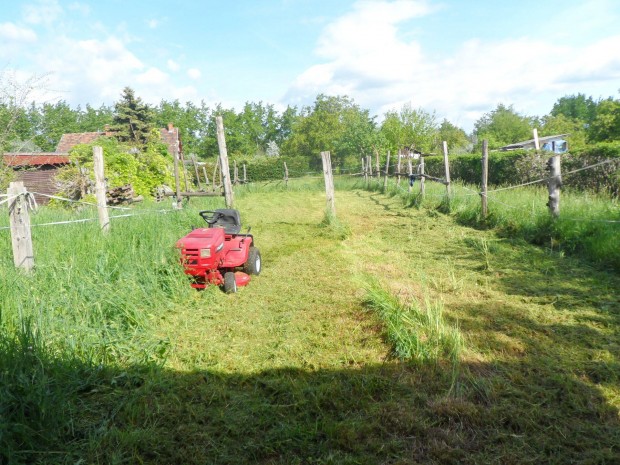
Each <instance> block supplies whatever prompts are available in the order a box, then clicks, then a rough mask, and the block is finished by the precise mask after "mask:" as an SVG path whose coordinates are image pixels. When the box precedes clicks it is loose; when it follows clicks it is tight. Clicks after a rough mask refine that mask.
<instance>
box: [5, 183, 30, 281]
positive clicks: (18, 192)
mask: <svg viewBox="0 0 620 465" xmlns="http://www.w3.org/2000/svg"><path fill="white" fill-rule="evenodd" d="M6 193H7V195H8V196H9V197H8V198H11V197H15V198H14V199H13V200H11V201H10V202H9V221H10V227H11V243H12V245H13V263H15V267H17V268H22V269H23V270H25V271H26V272H30V271H31V270H32V268H33V267H34V251H33V247H32V235H31V233H30V213H29V212H28V200H27V199H26V194H27V191H26V188H25V187H24V183H23V182H21V181H18V182H12V183H11V184H10V185H9V188H8V190H7V192H6Z"/></svg>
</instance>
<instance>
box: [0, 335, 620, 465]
mask: <svg viewBox="0 0 620 465" xmlns="http://www.w3.org/2000/svg"><path fill="white" fill-rule="evenodd" d="M4 349H5V350H7V349H8V347H7V346H6V345H5V346H4ZM22 349H23V348H22ZM21 351H22V350H21V349H20V350H17V351H15V352H14V354H19V353H21ZM3 355H6V354H3ZM37 359H38V363H39V367H40V372H41V373H45V372H47V373H46V376H45V377H43V376H41V377H40V378H39V379H38V381H39V382H42V383H45V384H46V385H47V388H49V387H52V388H53V389H51V390H50V389H43V390H41V392H42V393H44V392H47V393H48V394H47V395H49V396H54V395H55V396H56V400H57V403H56V404H54V403H49V402H48V403H47V404H45V405H47V408H50V410H49V411H47V412H41V411H39V410H37V409H38V405H37V402H42V399H38V400H37V399H31V402H29V403H18V405H19V406H21V407H23V409H25V410H24V411H22V412H17V413H20V414H19V415H17V413H16V412H15V411H13V412H10V411H8V410H7V405H6V401H5V400H3V401H2V407H3V422H4V428H3V430H2V431H3V433H4V436H3V437H2V441H3V444H4V446H3V448H2V450H1V451H0V462H1V463H6V464H22V463H23V464H26V463H106V464H114V463H156V464H170V463H183V464H204V463H227V464H228V463H231V464H232V463H282V464H284V463H287V464H288V463H334V464H336V463H338V464H340V463H407V464H410V463H441V464H444V463H445V464H452V463H454V464H457V463H464V464H469V463H471V464H474V463H485V464H495V463H497V464H500V463H502V464H506V463H614V460H616V459H617V458H618V455H617V454H618V447H620V424H619V422H618V411H617V409H615V408H613V407H611V406H610V405H608V404H607V402H606V401H605V399H604V397H603V396H602V394H601V392H600V391H599V389H598V388H596V387H593V386H592V385H591V384H589V383H586V382H584V381H583V380H580V379H579V378H577V377H575V376H572V375H570V374H569V373H568V372H567V371H565V370H563V367H562V366H561V364H562V363H563V360H561V359H559V360H557V364H559V365H554V364H541V363H540V361H539V360H538V359H537V357H536V356H530V355H525V356H524V357H522V358H521V359H520V360H518V361H517V362H510V363H508V362H497V363H493V364H486V363H472V364H465V365H464V366H463V370H462V373H463V374H462V377H461V379H460V381H459V387H458V389H457V391H456V393H455V394H453V395H451V396H449V397H448V396H446V392H447V389H448V387H449V383H450V379H449V378H450V376H449V374H448V373H444V372H443V371H442V370H441V368H440V367H431V366H427V367H416V366H414V365H410V364H403V363H397V362H386V363H385V364H383V365H378V366H363V367H351V368H347V369H341V370H317V371H304V370H300V369H295V368H290V369H286V368H284V369H277V370H268V371H264V372H261V373H256V374H229V373H228V374H227V373H221V372H216V371H211V370H202V371H194V372H189V373H182V372H176V371H171V370H167V369H163V368H157V367H148V366H134V367H129V368H127V369H121V368H112V367H106V368H99V369H95V368H93V367H87V366H84V365H81V364H79V363H78V362H76V361H65V362H59V361H58V360H53V359H50V358H46V357H37ZM3 360H6V357H5V358H4V359H3ZM59 365H62V367H63V369H59ZM609 369H610V370H612V371H615V372H616V373H617V371H618V366H617V364H615V365H614V366H610V367H609ZM85 374H87V376H85ZM78 379H81V380H82V382H81V383H79V384H75V382H76V380H78ZM4 381H13V382H14V383H15V385H14V386H13V389H12V390H11V386H9V387H8V390H9V394H11V395H12V396H13V402H15V401H16V400H19V396H20V395H24V392H23V390H20V388H19V386H18V384H19V382H22V383H26V384H27V382H26V381H24V380H23V379H22V380H21V381H20V380H17V379H12V380H8V379H5V380H4ZM22 387H24V385H23V384H22ZM44 387H45V386H44ZM5 394H6V393H5ZM52 400H53V399H52ZM61 403H62V404H61ZM12 405H13V406H15V403H13V404H12ZM14 409H15V407H14ZM7 414H9V415H7ZM45 415H53V416H55V418H56V420H58V421H56V422H55V424H54V425H53V426H54V429H53V430H48V429H42V428H44V427H45V426H46V425H47V426H52V423H47V424H46V423H40V422H39V423H36V422H31V423H30V424H28V422H29V421H31V420H32V419H33V418H40V417H41V416H45ZM15 420H19V421H21V422H22V424H21V425H18V424H15ZM11 422H13V423H11ZM60 423H62V424H60ZM25 433H27V434H29V435H34V436H36V441H32V442H31V443H30V444H28V445H27V448H26V447H24V443H23V441H20V438H21V437H22V436H20V434H25ZM37 444H38V445H37Z"/></svg>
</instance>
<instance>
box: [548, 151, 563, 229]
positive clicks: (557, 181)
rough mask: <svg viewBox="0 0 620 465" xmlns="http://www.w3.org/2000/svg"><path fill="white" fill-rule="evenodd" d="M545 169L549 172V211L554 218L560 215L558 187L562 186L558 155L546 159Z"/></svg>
mask: <svg viewBox="0 0 620 465" xmlns="http://www.w3.org/2000/svg"><path fill="white" fill-rule="evenodd" d="M547 169H548V170H549V171H550V172H551V176H550V178H549V182H548V183H547V188H548V190H549V202H547V206H548V207H549V213H551V215H552V216H553V217H554V218H557V217H559V216H560V188H561V187H562V167H561V164H560V156H559V155H555V156H553V157H551V158H549V160H548V161H547Z"/></svg>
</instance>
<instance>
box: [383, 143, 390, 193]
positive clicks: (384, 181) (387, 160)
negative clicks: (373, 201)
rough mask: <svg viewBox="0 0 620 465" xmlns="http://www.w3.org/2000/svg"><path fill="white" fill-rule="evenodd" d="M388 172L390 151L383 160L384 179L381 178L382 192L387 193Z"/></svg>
mask: <svg viewBox="0 0 620 465" xmlns="http://www.w3.org/2000/svg"><path fill="white" fill-rule="evenodd" d="M389 172H390V151H389V150H388V153H387V158H386V160H385V177H384V178H383V192H387V187H388V176H389Z"/></svg>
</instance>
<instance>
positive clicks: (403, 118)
mask: <svg viewBox="0 0 620 465" xmlns="http://www.w3.org/2000/svg"><path fill="white" fill-rule="evenodd" d="M437 130H438V128H437V122H436V119H435V114H434V113H429V112H427V111H425V110H423V109H422V108H418V109H414V108H412V106H411V104H405V105H403V107H402V108H401V109H400V111H399V112H397V111H395V110H392V111H388V112H387V113H386V114H385V115H384V119H383V123H382V124H381V134H382V136H383V138H384V139H385V140H386V142H387V148H388V149H389V150H391V151H392V153H398V151H399V150H400V149H402V148H405V147H408V148H412V149H416V150H419V151H421V152H423V153H430V152H431V151H432V150H433V149H434V148H435V147H436V146H437V140H438V132H437Z"/></svg>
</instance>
